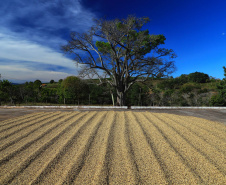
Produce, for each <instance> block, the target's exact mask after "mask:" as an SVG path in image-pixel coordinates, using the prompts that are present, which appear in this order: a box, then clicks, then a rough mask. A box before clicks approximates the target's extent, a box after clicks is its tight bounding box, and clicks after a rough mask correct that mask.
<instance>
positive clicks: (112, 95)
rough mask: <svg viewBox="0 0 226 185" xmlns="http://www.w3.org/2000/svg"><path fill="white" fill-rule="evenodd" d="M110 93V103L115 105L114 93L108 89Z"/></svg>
mask: <svg viewBox="0 0 226 185" xmlns="http://www.w3.org/2000/svg"><path fill="white" fill-rule="evenodd" d="M110 93H111V99H112V104H113V106H115V100H114V94H113V93H112V91H110Z"/></svg>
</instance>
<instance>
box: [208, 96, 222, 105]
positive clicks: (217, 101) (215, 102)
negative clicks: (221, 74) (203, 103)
mask: <svg viewBox="0 0 226 185" xmlns="http://www.w3.org/2000/svg"><path fill="white" fill-rule="evenodd" d="M210 105H211V106H225V105H226V103H225V100H224V99H223V97H222V96H221V95H220V94H217V95H213V96H212V97H211V99H210Z"/></svg>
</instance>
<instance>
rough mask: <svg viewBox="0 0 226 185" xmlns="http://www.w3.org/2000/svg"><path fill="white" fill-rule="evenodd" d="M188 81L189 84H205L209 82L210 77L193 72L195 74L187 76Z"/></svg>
mask: <svg viewBox="0 0 226 185" xmlns="http://www.w3.org/2000/svg"><path fill="white" fill-rule="evenodd" d="M188 79H189V81H190V82H196V83H206V82H208V81H209V80H210V77H209V75H208V74H205V73H200V72H195V73H190V74H189V75H188Z"/></svg>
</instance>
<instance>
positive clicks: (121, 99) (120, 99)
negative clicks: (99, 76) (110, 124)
mask: <svg viewBox="0 0 226 185" xmlns="http://www.w3.org/2000/svg"><path fill="white" fill-rule="evenodd" d="M125 104H126V94H125V93H124V92H122V91H118V90H117V105H118V106H125Z"/></svg>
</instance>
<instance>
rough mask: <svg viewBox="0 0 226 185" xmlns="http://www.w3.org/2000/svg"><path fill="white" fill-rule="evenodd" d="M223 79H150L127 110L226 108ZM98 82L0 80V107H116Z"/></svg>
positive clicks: (197, 75) (136, 89)
mask: <svg viewBox="0 0 226 185" xmlns="http://www.w3.org/2000/svg"><path fill="white" fill-rule="evenodd" d="M223 69H224V76H225V78H224V79H222V80H220V79H215V78H213V77H209V75H207V74H204V73H201V72H194V73H190V74H188V75H184V74H183V75H181V76H180V77H177V78H173V77H169V78H161V77H156V78H149V79H148V80H147V81H145V82H143V83H142V82H137V83H135V84H134V85H133V86H132V87H131V88H130V90H129V91H128V93H127V97H126V100H125V101H126V105H128V106H226V68H225V67H223ZM98 82H99V80H98V79H80V78H79V77H76V76H69V77H67V78H65V79H64V80H63V79H61V80H59V81H58V82H54V80H51V81H50V83H46V84H43V83H42V82H41V81H40V80H36V81H34V82H26V83H24V84H12V83H11V82H9V81H8V80H0V104H1V105H20V104H22V105H37V104H43V105H48V104H57V105H63V104H64V105H65V104H66V105H116V101H117V92H116V90H115V89H114V88H112V87H111V86H110V85H109V84H108V83H103V84H102V85H99V83H98Z"/></svg>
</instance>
